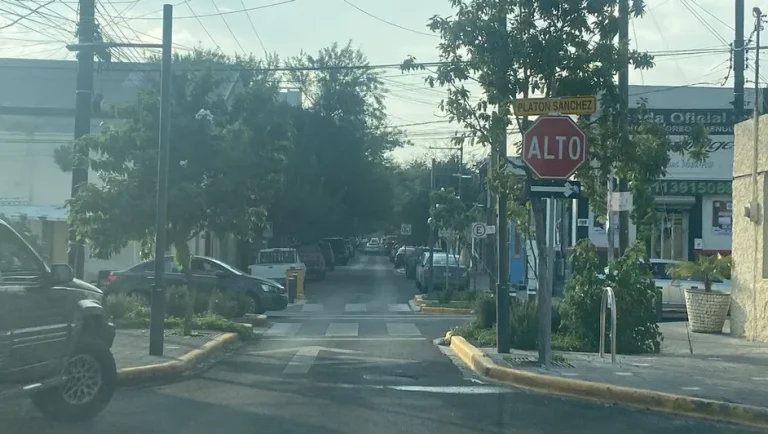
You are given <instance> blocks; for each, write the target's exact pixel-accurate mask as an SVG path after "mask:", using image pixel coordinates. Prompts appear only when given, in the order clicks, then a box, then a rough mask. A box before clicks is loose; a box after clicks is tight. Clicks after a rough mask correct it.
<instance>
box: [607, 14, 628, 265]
mask: <svg viewBox="0 0 768 434" xmlns="http://www.w3.org/2000/svg"><path fill="white" fill-rule="evenodd" d="M618 121H619V122H618V127H619V148H620V149H621V148H623V147H625V146H629V144H628V142H629V0H619V119H618ZM628 194H629V184H628V183H627V180H626V178H621V179H619V196H620V198H621V202H624V200H623V199H624V196H626V195H628ZM621 205H622V206H623V203H622V204H621ZM609 247H613V246H609ZM627 247H629V211H628V210H622V211H619V255H623V254H624V252H625V251H626V250H627Z"/></svg>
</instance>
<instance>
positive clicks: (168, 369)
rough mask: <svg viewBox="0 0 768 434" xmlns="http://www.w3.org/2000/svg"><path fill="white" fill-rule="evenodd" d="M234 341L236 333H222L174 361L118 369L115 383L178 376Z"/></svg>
mask: <svg viewBox="0 0 768 434" xmlns="http://www.w3.org/2000/svg"><path fill="white" fill-rule="evenodd" d="M235 341H237V333H222V334H221V335H219V336H216V337H215V338H213V339H211V340H210V341H208V342H206V343H205V344H203V346H202V347H200V348H197V349H194V350H192V351H189V352H187V353H185V354H183V355H182V356H181V357H179V358H178V359H176V360H172V361H169V362H164V363H157V364H154V365H145V366H134V367H130V368H123V369H120V370H118V371H117V382H118V384H129V383H135V382H138V381H145V380H149V379H157V378H165V377H172V376H176V375H180V374H182V373H184V372H186V371H188V370H190V369H192V368H193V367H194V366H195V365H196V364H197V363H200V362H201V361H203V360H205V359H207V358H209V357H211V356H212V355H213V354H215V353H217V352H219V351H221V350H223V349H224V348H225V347H227V346H229V345H230V344H232V343H233V342H235Z"/></svg>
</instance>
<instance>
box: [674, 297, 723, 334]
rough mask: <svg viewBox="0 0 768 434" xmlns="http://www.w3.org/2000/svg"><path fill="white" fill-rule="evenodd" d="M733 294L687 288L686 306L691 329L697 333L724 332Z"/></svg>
mask: <svg viewBox="0 0 768 434" xmlns="http://www.w3.org/2000/svg"><path fill="white" fill-rule="evenodd" d="M730 306H731V294H727V293H725V292H720V291H715V290H712V291H710V292H705V291H704V290H701V289H686V290H685V308H686V310H687V311H688V322H689V324H690V325H691V330H692V331H694V332H697V333H722V331H723V325H724V324H725V319H726V317H727V316H728V308H729V307H730Z"/></svg>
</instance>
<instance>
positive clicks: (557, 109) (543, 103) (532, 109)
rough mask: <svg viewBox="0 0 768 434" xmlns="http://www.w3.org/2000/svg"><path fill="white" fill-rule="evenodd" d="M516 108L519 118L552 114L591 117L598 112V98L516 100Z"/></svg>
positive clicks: (568, 97) (572, 97) (575, 97)
mask: <svg viewBox="0 0 768 434" xmlns="http://www.w3.org/2000/svg"><path fill="white" fill-rule="evenodd" d="M514 107H515V114H516V115H517V116H536V115H547V114H552V113H560V114H564V115H591V114H592V113H595V112H596V111H597V98H595V97H594V96H566V97H562V98H518V99H516V100H515V103H514Z"/></svg>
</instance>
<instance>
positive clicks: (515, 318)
mask: <svg viewBox="0 0 768 434" xmlns="http://www.w3.org/2000/svg"><path fill="white" fill-rule="evenodd" d="M536 306H537V305H536V302H534V301H528V300H526V301H519V300H518V299H517V298H513V299H512V300H510V304H509V328H510V330H509V339H510V345H511V346H512V347H513V348H517V349H520V350H533V349H536V348H537V343H538V340H539V322H538V315H537V308H536Z"/></svg>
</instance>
